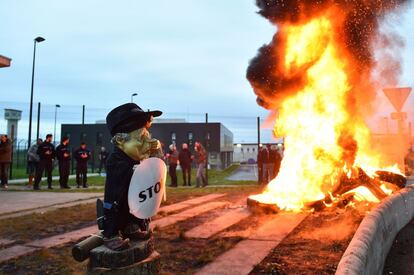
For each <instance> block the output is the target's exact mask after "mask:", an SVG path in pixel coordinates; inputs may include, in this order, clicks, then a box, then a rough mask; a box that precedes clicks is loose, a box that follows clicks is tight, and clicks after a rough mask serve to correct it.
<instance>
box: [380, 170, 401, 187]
mask: <svg viewBox="0 0 414 275" xmlns="http://www.w3.org/2000/svg"><path fill="white" fill-rule="evenodd" d="M375 174H377V176H378V179H379V180H382V181H386V182H389V183H392V184H394V185H396V186H398V187H399V188H404V187H405V185H406V184H407V178H406V177H404V176H403V175H399V174H396V173H392V172H389V171H376V172H375Z"/></svg>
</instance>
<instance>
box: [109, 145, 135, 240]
mask: <svg viewBox="0 0 414 275" xmlns="http://www.w3.org/2000/svg"><path fill="white" fill-rule="evenodd" d="M137 164H139V162H138V161H135V160H133V159H131V158H130V157H129V156H128V155H127V154H125V153H124V152H123V151H122V150H121V149H119V148H118V147H116V146H115V147H114V151H113V152H112V153H111V154H110V155H109V158H108V160H107V163H106V168H107V172H106V181H105V194H104V213H105V221H104V236H105V237H113V236H116V235H117V234H118V231H119V230H121V231H122V230H123V229H125V227H126V226H127V225H128V224H129V223H136V224H139V225H141V224H142V222H143V220H141V219H138V218H136V217H135V216H133V215H132V214H130V213H129V206H128V190H129V183H130V181H131V178H132V175H133V173H134V169H133V168H134V165H137Z"/></svg>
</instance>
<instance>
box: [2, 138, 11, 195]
mask: <svg viewBox="0 0 414 275" xmlns="http://www.w3.org/2000/svg"><path fill="white" fill-rule="evenodd" d="M11 154H12V144H11V142H10V140H9V138H8V137H7V135H1V136H0V179H1V188H8V186H9V185H8V184H9V182H8V180H9V168H10V163H11V162H12V158H11Z"/></svg>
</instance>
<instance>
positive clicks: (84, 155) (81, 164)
mask: <svg viewBox="0 0 414 275" xmlns="http://www.w3.org/2000/svg"><path fill="white" fill-rule="evenodd" d="M73 157H74V158H75V160H76V184H77V186H78V188H80V186H81V184H82V186H83V188H88V174H87V173H88V160H89V159H90V158H91V151H89V150H88V149H86V143H85V142H81V144H80V148H78V149H77V150H76V151H75V152H74V153H73Z"/></svg>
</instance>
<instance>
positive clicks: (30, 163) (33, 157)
mask: <svg viewBox="0 0 414 275" xmlns="http://www.w3.org/2000/svg"><path fill="white" fill-rule="evenodd" d="M42 142H43V140H42V139H41V138H39V139H37V141H36V143H35V144H33V145H32V146H30V148H29V150H28V151H27V172H28V174H29V184H28V185H27V187H28V188H32V186H33V179H35V177H36V171H37V166H38V165H39V161H40V157H39V155H38V154H37V148H39V145H40V144H42Z"/></svg>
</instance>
